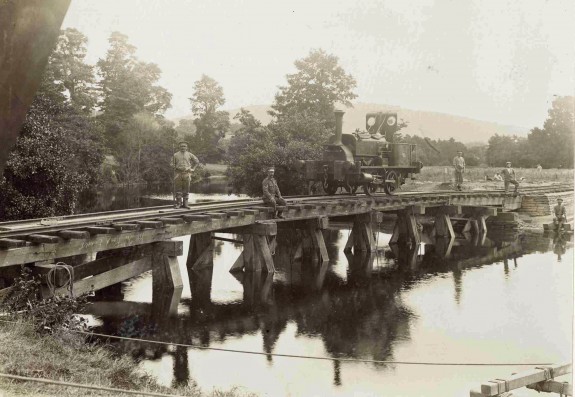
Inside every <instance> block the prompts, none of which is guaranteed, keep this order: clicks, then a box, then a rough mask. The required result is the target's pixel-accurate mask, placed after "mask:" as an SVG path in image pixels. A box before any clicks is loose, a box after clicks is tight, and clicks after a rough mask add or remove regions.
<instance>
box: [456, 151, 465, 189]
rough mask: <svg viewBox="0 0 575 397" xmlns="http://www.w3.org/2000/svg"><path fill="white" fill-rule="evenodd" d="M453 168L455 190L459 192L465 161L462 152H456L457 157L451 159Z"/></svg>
mask: <svg viewBox="0 0 575 397" xmlns="http://www.w3.org/2000/svg"><path fill="white" fill-rule="evenodd" d="M453 168H454V171H455V187H456V189H457V190H461V185H463V173H464V172H465V159H464V158H463V152H457V156H455V157H454V158H453Z"/></svg>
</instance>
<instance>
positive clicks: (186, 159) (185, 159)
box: [172, 142, 200, 208]
mask: <svg viewBox="0 0 575 397" xmlns="http://www.w3.org/2000/svg"><path fill="white" fill-rule="evenodd" d="M179 148H180V151H178V152H176V153H175V154H174V157H173V158H172V166H173V167H174V173H175V175H174V190H175V191H176V205H175V207H176V208H180V207H182V206H183V207H184V208H190V207H189V206H188V194H189V192H190V180H191V174H192V172H194V170H195V169H196V167H197V166H198V165H199V164H200V161H199V160H198V158H197V157H196V156H194V155H193V154H192V153H190V152H188V144H187V143H186V142H180V143H179ZM182 198H183V199H184V201H183V204H182Z"/></svg>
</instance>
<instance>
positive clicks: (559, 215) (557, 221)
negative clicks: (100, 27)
mask: <svg viewBox="0 0 575 397" xmlns="http://www.w3.org/2000/svg"><path fill="white" fill-rule="evenodd" d="M553 214H554V215H555V217H554V218H553V225H555V230H557V231H560V230H561V229H563V224H564V223H565V222H567V211H566V210H565V206H564V205H563V199H562V198H561V197H559V198H558V199H557V205H556V206H555V207H553Z"/></svg>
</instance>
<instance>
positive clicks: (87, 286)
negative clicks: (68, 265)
mask: <svg viewBox="0 0 575 397" xmlns="http://www.w3.org/2000/svg"><path fill="white" fill-rule="evenodd" d="M151 269H152V261H151V259H150V257H145V258H142V259H138V260H136V261H134V262H130V263H128V264H127V265H124V266H121V267H118V268H115V269H112V270H110V271H107V272H104V273H101V274H99V275H96V276H94V277H89V278H85V279H82V280H79V281H76V282H74V294H75V295H80V294H84V293H87V292H90V291H97V290H99V289H102V288H105V287H108V286H110V285H113V284H116V283H120V282H122V281H125V280H128V279H130V278H132V277H136V276H139V275H140V274H142V273H144V272H147V271H148V270H151ZM54 293H55V294H56V295H68V289H67V288H65V287H64V288H57V289H56V290H55V291H54Z"/></svg>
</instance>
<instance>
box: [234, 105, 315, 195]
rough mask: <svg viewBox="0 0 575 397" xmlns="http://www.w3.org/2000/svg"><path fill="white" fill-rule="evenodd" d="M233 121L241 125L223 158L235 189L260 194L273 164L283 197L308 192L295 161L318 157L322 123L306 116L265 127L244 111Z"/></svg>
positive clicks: (291, 118)
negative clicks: (268, 168) (262, 183)
mask: <svg viewBox="0 0 575 397" xmlns="http://www.w3.org/2000/svg"><path fill="white" fill-rule="evenodd" d="M234 119H237V120H239V121H240V122H241V124H242V127H241V128H240V130H239V131H238V132H237V133H236V135H235V136H234V137H233V138H232V140H231V143H230V147H229V149H228V154H227V157H226V160H227V163H228V165H229V167H228V176H229V177H230V179H231V182H232V186H233V187H234V189H235V190H236V191H243V192H246V193H247V194H250V195H254V196H259V195H261V194H262V190H261V182H262V180H263V179H264V178H265V176H266V168H267V167H268V166H270V165H274V166H275V167H276V176H277V180H278V185H279V187H280V190H281V191H282V193H283V194H286V195H288V194H297V193H307V192H306V184H305V178H304V176H303V175H302V174H301V172H300V167H299V164H298V163H297V160H300V159H316V158H319V157H320V156H321V142H323V140H322V137H323V136H325V135H326V130H325V126H324V125H323V124H322V123H321V121H319V120H317V119H311V118H309V117H308V118H306V117H305V116H301V117H300V118H299V119H296V118H295V117H290V118H289V119H284V121H283V122H282V123H274V124H271V125H269V126H267V127H264V126H262V125H261V123H260V122H259V121H258V120H256V119H255V118H254V117H253V115H252V114H251V113H250V112H249V111H247V110H244V109H241V110H240V112H239V113H238V114H237V115H236V116H235V117H234ZM288 120H290V121H291V122H293V124H292V123H288V122H287V121H288ZM318 131H319V132H318ZM310 137H311V138H313V139H311V138H310Z"/></svg>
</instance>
